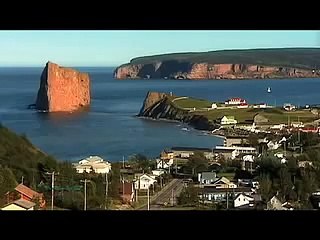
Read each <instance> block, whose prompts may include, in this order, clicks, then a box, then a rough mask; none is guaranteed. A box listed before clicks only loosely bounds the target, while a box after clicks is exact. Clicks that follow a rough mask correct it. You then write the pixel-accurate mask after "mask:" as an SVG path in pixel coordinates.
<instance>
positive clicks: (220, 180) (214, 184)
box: [198, 174, 237, 189]
mask: <svg viewBox="0 0 320 240" xmlns="http://www.w3.org/2000/svg"><path fill="white" fill-rule="evenodd" d="M200 177H201V176H200ZM212 178H213V175H209V174H208V175H207V179H206V180H203V184H201V182H200V181H201V180H202V179H201V178H200V179H199V175H198V180H200V181H199V182H200V185H199V187H200V188H207V187H209V188H228V189H232V188H237V185H236V184H235V183H233V182H231V181H230V180H229V179H228V178H226V177H216V179H215V181H212Z"/></svg>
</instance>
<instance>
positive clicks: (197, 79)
mask: <svg viewBox="0 0 320 240" xmlns="http://www.w3.org/2000/svg"><path fill="white" fill-rule="evenodd" d="M114 79H116V80H157V81H159V80H164V81H168V80H174V81H181V80H182V81H183V80H187V81H223V80H227V81H228V80H230V81H243V80H250V81H253V80H257V81H261V80H299V79H301V80H302V79H317V80H320V76H318V77H291V78H222V79H217V78H186V79H176V78H168V79H164V78H149V79H145V78H114Z"/></svg>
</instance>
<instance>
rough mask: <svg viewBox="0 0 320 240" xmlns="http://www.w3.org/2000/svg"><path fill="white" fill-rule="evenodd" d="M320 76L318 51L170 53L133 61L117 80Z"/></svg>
mask: <svg viewBox="0 0 320 240" xmlns="http://www.w3.org/2000/svg"><path fill="white" fill-rule="evenodd" d="M317 77H320V48H269V49H249V50H221V51H210V52H198V53H196V52H194V53H172V54H163V55H154V56H145V57H138V58H134V59H132V60H131V61H130V63H126V64H123V65H121V66H119V67H118V68H116V69H115V71H114V78H116V79H268V78H270V79H272V78H317Z"/></svg>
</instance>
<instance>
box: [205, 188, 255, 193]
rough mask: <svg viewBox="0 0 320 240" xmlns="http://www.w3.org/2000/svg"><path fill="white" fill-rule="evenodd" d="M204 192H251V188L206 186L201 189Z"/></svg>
mask: <svg viewBox="0 0 320 240" xmlns="http://www.w3.org/2000/svg"><path fill="white" fill-rule="evenodd" d="M200 192H203V193H219V192H229V193H251V188H244V187H242V188H211V187H204V188H202V189H201V190H200Z"/></svg>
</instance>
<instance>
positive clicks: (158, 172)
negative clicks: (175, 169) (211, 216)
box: [152, 169, 166, 177]
mask: <svg viewBox="0 0 320 240" xmlns="http://www.w3.org/2000/svg"><path fill="white" fill-rule="evenodd" d="M165 173H166V171H165V170H163V169H156V170H152V175H154V176H157V177H159V176H161V175H163V174H165Z"/></svg>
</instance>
